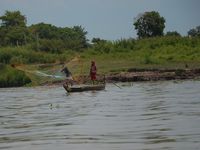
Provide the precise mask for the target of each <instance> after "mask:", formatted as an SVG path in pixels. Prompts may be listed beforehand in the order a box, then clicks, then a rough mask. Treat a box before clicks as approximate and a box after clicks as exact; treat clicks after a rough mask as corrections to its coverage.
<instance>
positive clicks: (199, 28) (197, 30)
mask: <svg viewBox="0 0 200 150" xmlns="http://www.w3.org/2000/svg"><path fill="white" fill-rule="evenodd" d="M188 36H191V37H195V36H198V37H200V26H197V27H196V28H194V29H190V30H189V31H188Z"/></svg>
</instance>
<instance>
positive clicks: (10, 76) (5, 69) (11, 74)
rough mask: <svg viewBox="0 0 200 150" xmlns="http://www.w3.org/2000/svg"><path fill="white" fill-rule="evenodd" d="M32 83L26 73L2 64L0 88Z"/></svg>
mask: <svg viewBox="0 0 200 150" xmlns="http://www.w3.org/2000/svg"><path fill="white" fill-rule="evenodd" d="M30 82H31V79H30V78H29V77H27V76H26V75H25V73H24V72H22V71H19V70H16V69H14V68H12V67H10V66H8V65H4V64H0V87H18V86H23V85H26V84H28V83H30Z"/></svg>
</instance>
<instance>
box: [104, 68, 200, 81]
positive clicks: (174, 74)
mask: <svg viewBox="0 0 200 150" xmlns="http://www.w3.org/2000/svg"><path fill="white" fill-rule="evenodd" d="M198 77H200V69H192V70H191V69H171V70H169V69H134V68H133V69H129V70H128V72H121V73H115V74H110V75H108V76H107V77H106V80H108V81H109V80H110V81H120V82H134V81H159V80H176V79H181V80H183V79H195V78H198Z"/></svg>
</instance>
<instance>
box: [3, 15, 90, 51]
mask: <svg viewBox="0 0 200 150" xmlns="http://www.w3.org/2000/svg"><path fill="white" fill-rule="evenodd" d="M0 20H1V22H2V23H1V26H0V47H2V46H23V45H27V44H30V45H31V48H32V49H33V50H37V51H46V52H52V53H61V52H63V51H65V50H69V49H70V50H76V51H78V50H81V49H84V48H87V46H88V43H87V39H86V34H87V32H86V31H84V28H83V27H81V26H74V27H71V28H69V27H63V28H62V27H56V26H53V25H51V24H45V23H38V24H35V25H31V26H29V27H28V26H27V25H26V17H25V16H24V15H22V14H21V13H20V12H19V11H13V12H11V11H6V13H5V15H3V16H0Z"/></svg>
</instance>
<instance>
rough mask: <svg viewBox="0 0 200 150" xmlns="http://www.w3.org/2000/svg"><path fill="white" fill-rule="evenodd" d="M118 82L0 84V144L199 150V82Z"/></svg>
mask: <svg viewBox="0 0 200 150" xmlns="http://www.w3.org/2000/svg"><path fill="white" fill-rule="evenodd" d="M119 85H120V86H121V87H122V88H121V89H120V88H118V87H116V86H115V85H112V84H110V85H109V84H108V85H107V87H106V90H105V91H98V92H84V93H72V94H69V95H67V94H66V93H65V91H64V89H63V88H62V87H36V88H6V89H0V149H15V150H27V149H30V150H33V149H41V150H44V149H48V150H49V149H50V150H54V149H81V150H93V149H95V150H96V149H97V150H108V149H109V150H122V149H123V150H132V149H136V150H169V149H170V150H171V149H173V150H176V149H181V150H188V149H190V150H196V149H199V147H200V144H199V143H200V126H199V124H200V109H199V108H200V98H199V97H200V92H199V89H200V82H199V81H184V82H173V81H172V82H141V83H123V84H119Z"/></svg>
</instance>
